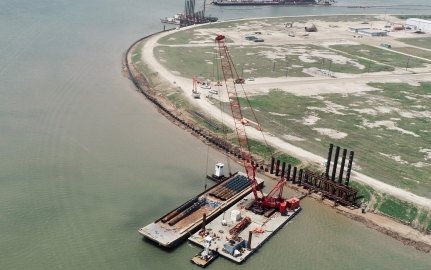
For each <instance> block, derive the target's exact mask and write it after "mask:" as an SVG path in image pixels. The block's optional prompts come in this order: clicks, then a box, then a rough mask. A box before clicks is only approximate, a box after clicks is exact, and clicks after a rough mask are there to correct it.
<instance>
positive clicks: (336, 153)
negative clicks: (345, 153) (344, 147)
mask: <svg viewBox="0 0 431 270" xmlns="http://www.w3.org/2000/svg"><path fill="white" fill-rule="evenodd" d="M339 155H340V147H339V146H337V148H336V149H335V157H334V167H333V168H332V175H331V180H332V181H335V176H336V174H337V164H338V156H339Z"/></svg>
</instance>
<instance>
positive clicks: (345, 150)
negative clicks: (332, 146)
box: [338, 149, 347, 184]
mask: <svg viewBox="0 0 431 270" xmlns="http://www.w3.org/2000/svg"><path fill="white" fill-rule="evenodd" d="M346 155H347V149H343V157H342V159H341V165H340V174H339V175H338V183H339V184H343V173H344V164H345V163H346Z"/></svg>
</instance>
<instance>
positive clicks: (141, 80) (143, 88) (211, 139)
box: [123, 29, 431, 253]
mask: <svg viewBox="0 0 431 270" xmlns="http://www.w3.org/2000/svg"><path fill="white" fill-rule="evenodd" d="M171 30H173V29H170V30H166V31H160V32H156V33H153V34H151V35H148V36H146V37H143V38H141V39H138V40H137V41H135V42H134V43H133V44H132V45H131V46H130V47H129V48H128V49H127V50H126V53H125V54H124V57H123V72H125V73H126V76H127V77H128V78H129V79H130V80H131V81H132V83H133V84H134V86H135V87H136V90H137V91H139V92H141V93H142V94H143V95H144V96H145V97H146V98H147V99H149V100H150V101H151V102H152V103H153V104H154V105H155V106H156V107H157V109H158V111H159V112H160V113H161V114H163V115H164V116H165V117H167V118H168V119H169V120H170V121H171V122H172V123H174V124H175V125H177V126H179V127H181V128H182V129H184V130H186V131H188V132H190V133H191V134H192V135H193V136H195V137H197V138H198V139H200V140H201V141H203V142H204V143H205V144H208V145H211V146H212V147H213V148H215V149H216V150H218V151H224V152H228V153H229V156H230V157H231V158H232V159H234V160H235V161H238V159H237V153H236V152H235V148H236V147H235V146H233V145H227V144H225V143H223V140H222V139H221V138H219V137H218V136H217V135H216V134H214V133H212V132H211V131H209V130H207V129H205V128H202V127H197V126H195V123H194V121H193V120H192V119H190V118H189V117H187V115H185V114H183V113H181V112H180V111H178V110H177V109H176V108H175V107H174V106H172V104H170V102H169V101H168V100H166V99H165V98H164V97H163V96H161V95H157V93H156V92H154V91H153V90H151V86H150V84H149V82H148V81H147V78H145V76H144V74H141V73H139V72H138V71H137V70H136V69H135V67H134V66H133V64H129V61H130V60H129V59H131V57H132V55H131V54H130V52H131V51H132V49H133V48H134V47H135V46H136V45H138V44H139V43H140V42H142V41H144V40H147V39H149V38H150V37H153V36H155V35H157V34H160V33H164V32H169V31H171ZM264 174H265V175H266V176H268V177H270V178H273V177H271V175H269V174H268V173H264ZM289 187H290V188H293V189H295V190H297V191H301V189H302V188H301V187H298V186H296V185H293V184H290V185H289ZM314 195H316V196H318V195H317V194H312V195H311V196H310V197H312V198H314V199H316V200H319V201H321V202H322V203H324V204H327V205H329V204H331V203H332V204H333V202H332V201H326V200H323V201H322V200H320V199H319V198H318V197H316V196H314ZM334 208H335V209H336V212H337V213H339V214H342V215H344V216H346V217H348V218H350V219H352V220H355V221H358V222H361V223H363V224H364V225H366V226H367V227H369V228H372V229H374V230H377V231H379V232H382V233H384V234H386V235H388V236H390V237H392V238H394V239H396V240H398V241H401V242H402V243H403V244H405V245H409V246H413V247H414V248H416V249H417V250H419V251H422V252H425V253H431V235H424V234H422V233H421V232H419V231H418V230H415V229H413V228H411V227H409V226H407V225H404V224H402V223H400V222H398V221H395V220H393V219H391V218H388V217H385V216H382V215H379V214H375V213H366V214H361V213H360V209H356V212H355V210H351V209H348V208H345V207H341V206H336V207H334Z"/></svg>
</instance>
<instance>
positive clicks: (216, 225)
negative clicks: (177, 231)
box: [188, 194, 301, 264]
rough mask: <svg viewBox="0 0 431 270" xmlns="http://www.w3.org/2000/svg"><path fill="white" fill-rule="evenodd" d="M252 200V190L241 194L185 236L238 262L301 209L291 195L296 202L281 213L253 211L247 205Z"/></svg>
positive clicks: (192, 241)
mask: <svg viewBox="0 0 431 270" xmlns="http://www.w3.org/2000/svg"><path fill="white" fill-rule="evenodd" d="M253 200H254V198H253V195H252V194H249V195H248V196H246V197H244V198H243V199H241V200H240V201H238V202H237V203H236V204H234V205H233V206H231V207H230V208H229V209H227V210H226V211H225V213H224V214H223V215H220V216H218V217H217V218H215V219H214V220H213V221H212V222H210V223H209V224H207V225H206V226H205V228H203V229H202V230H201V231H199V232H197V233H195V234H193V235H192V236H190V237H189V239H188V240H189V241H190V242H191V243H193V244H195V245H198V246H201V247H204V248H206V249H209V251H210V252H213V253H215V254H219V255H220V256H223V257H225V258H227V259H229V260H231V261H233V262H235V263H238V264H240V263H242V262H244V261H245V260H246V259H247V258H248V257H250V256H251V255H252V254H253V253H254V252H256V251H257V250H258V249H259V248H260V247H261V246H262V245H263V244H264V243H265V242H266V241H267V240H268V239H269V238H271V237H272V236H273V235H274V234H275V233H276V232H277V231H278V230H280V229H281V228H282V227H283V226H284V225H285V224H286V223H288V222H289V221H290V220H291V219H293V217H294V216H295V215H296V214H297V213H299V212H300V211H301V207H300V206H299V200H298V199H296V198H295V199H292V200H298V201H297V202H298V203H297V204H296V205H295V207H293V208H292V209H288V210H287V211H286V212H285V213H280V212H278V211H272V212H269V213H266V214H257V213H255V212H254V211H252V210H250V209H249V210H248V207H247V205H249V204H250V202H252V201H253ZM208 239H211V242H210V244H208ZM207 253H208V251H207Z"/></svg>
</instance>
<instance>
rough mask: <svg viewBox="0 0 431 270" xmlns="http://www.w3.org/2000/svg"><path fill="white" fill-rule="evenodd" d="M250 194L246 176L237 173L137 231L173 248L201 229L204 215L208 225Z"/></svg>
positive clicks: (260, 182) (261, 183)
mask: <svg viewBox="0 0 431 270" xmlns="http://www.w3.org/2000/svg"><path fill="white" fill-rule="evenodd" d="M258 183H259V185H263V180H261V179H258ZM250 193H251V186H250V182H249V181H248V179H247V176H246V175H245V174H244V173H241V172H238V173H237V174H234V175H232V176H231V177H228V178H227V179H224V180H223V181H220V182H218V183H217V184H216V185H214V186H212V187H211V188H209V189H207V190H206V191H204V192H202V193H201V194H199V195H197V196H196V197H194V198H192V199H190V200H189V201H187V202H186V203H184V204H182V205H181V206H179V207H177V208H176V209H174V210H172V211H170V212H169V213H167V214H165V215H164V216H162V217H161V218H159V219H157V220H156V221H154V222H152V223H151V224H148V225H147V226H145V227H142V228H140V229H139V230H138V232H139V233H140V234H141V235H142V236H144V237H145V238H147V239H150V240H152V241H154V242H156V243H158V244H159V245H160V246H163V247H165V248H172V247H175V246H177V245H178V244H180V243H181V242H182V241H184V240H186V238H187V237H188V236H190V235H191V234H192V233H194V232H196V231H197V230H198V229H200V228H201V226H202V223H203V217H204V216H205V221H206V222H209V221H211V220H213V219H215V218H216V217H217V216H219V215H220V214H221V213H223V211H225V210H226V209H227V208H229V207H231V206H232V205H233V204H235V203H236V202H238V201H239V200H241V199H242V198H244V197H245V196H247V195H248V194H250Z"/></svg>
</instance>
